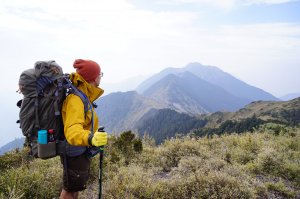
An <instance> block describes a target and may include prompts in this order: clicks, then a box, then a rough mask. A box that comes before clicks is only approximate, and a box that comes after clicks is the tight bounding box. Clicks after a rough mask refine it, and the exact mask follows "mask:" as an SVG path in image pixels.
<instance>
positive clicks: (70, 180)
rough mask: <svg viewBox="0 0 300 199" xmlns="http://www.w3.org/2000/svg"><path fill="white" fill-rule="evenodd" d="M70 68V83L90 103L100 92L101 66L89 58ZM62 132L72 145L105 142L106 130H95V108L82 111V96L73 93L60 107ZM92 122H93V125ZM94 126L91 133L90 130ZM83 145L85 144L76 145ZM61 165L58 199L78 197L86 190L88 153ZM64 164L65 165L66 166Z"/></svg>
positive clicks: (102, 143) (92, 144)
mask: <svg viewBox="0 0 300 199" xmlns="http://www.w3.org/2000/svg"><path fill="white" fill-rule="evenodd" d="M73 67H74V68H75V69H76V73H72V74H71V75H70V79H71V81H72V83H73V84H74V85H75V86H76V87H77V88H78V89H79V90H80V91H82V92H83V93H84V94H85V95H86V97H87V98H88V100H89V102H90V104H92V103H93V102H94V101H95V100H96V99H97V98H99V97H100V96H101V95H102V94H103V92H104V91H103V90H102V89H101V88H99V84H100V80H101V77H102V76H103V73H102V72H101V68H100V66H99V65H98V64H97V63H96V62H94V61H91V60H82V59H77V60H75V62H74V64H73ZM62 117H63V122H64V134H65V137H66V140H67V142H68V144H70V145H71V146H96V147H99V146H103V145H106V144H107V133H105V132H101V133H100V132H97V131H96V130H97V129H98V117H97V114H96V112H95V111H94V108H92V107H91V109H90V110H89V111H88V112H86V113H85V111H84V103H83V101H82V99H81V98H80V97H79V96H77V95H74V94H70V95H68V96H67V98H66V100H65V101H64V104H63V107H62ZM92 121H93V125H92ZM91 129H94V132H91ZM79 148H84V149H85V147H79ZM62 163H63V164H64V174H63V189H62V192H61V195H60V198H61V199H69V198H70V199H74V198H78V193H79V191H82V190H84V189H86V183H87V180H88V178H89V171H90V158H89V157H88V155H87V152H84V153H82V154H80V155H77V156H75V157H73V156H72V157H70V156H68V155H66V156H64V157H62ZM65 167H67V168H65Z"/></svg>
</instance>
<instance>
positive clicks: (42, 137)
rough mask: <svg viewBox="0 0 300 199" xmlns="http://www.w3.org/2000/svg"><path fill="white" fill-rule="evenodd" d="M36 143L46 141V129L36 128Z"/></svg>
mask: <svg viewBox="0 0 300 199" xmlns="http://www.w3.org/2000/svg"><path fill="white" fill-rule="evenodd" d="M38 143H39V144H47V143H48V135H47V130H44V129H43V130H38Z"/></svg>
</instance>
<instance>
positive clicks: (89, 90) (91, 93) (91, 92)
mask: <svg viewBox="0 0 300 199" xmlns="http://www.w3.org/2000/svg"><path fill="white" fill-rule="evenodd" d="M70 80H71V81H72V83H73V84H74V86H76V87H77V88H79V89H80V90H81V91H82V92H84V93H85V94H86V95H87V97H88V98H89V100H90V101H91V102H94V101H95V100H96V99H98V98H99V97H100V96H101V95H102V94H103V93H104V90H103V89H102V88H100V87H95V86H93V85H91V84H89V83H88V82H87V81H85V79H84V78H83V77H82V76H81V75H79V74H78V73H71V74H70Z"/></svg>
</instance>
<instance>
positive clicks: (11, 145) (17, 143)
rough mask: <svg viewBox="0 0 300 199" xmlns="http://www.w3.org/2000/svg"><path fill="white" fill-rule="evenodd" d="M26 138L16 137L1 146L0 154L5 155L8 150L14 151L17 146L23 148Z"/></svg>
mask: <svg viewBox="0 0 300 199" xmlns="http://www.w3.org/2000/svg"><path fill="white" fill-rule="evenodd" d="M24 142H25V139H24V138H16V139H15V140H13V141H11V142H9V143H7V144H5V145H4V146H2V147H1V148H0V155H3V154H4V153H6V152H8V151H12V150H14V149H17V148H20V149H21V148H23V145H24Z"/></svg>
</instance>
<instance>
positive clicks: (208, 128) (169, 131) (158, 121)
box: [137, 98, 300, 144]
mask: <svg viewBox="0 0 300 199" xmlns="http://www.w3.org/2000/svg"><path fill="white" fill-rule="evenodd" d="M266 123H275V124H280V125H286V126H292V127H294V126H297V125H299V124H300V98H297V99H294V100H290V101H287V102H272V101H257V102H253V103H251V104H248V105H247V106H245V107H244V108H243V109H240V110H239V111H236V112H215V113H212V114H205V115H201V116H197V117H196V116H191V115H187V114H184V113H178V112H176V111H174V110H170V109H162V110H151V111H149V112H148V113H147V114H145V115H144V116H143V117H142V118H141V120H140V122H139V124H138V125H137V130H138V133H139V134H140V135H141V136H142V135H144V134H147V135H149V136H150V137H153V138H154V139H155V140H156V143H157V144H160V143H162V142H163V141H164V140H165V139H167V138H171V137H174V136H175V135H176V134H188V133H191V132H193V133H194V134H196V135H199V136H204V135H208V134H223V133H233V132H235V133H242V132H249V131H253V130H254V128H258V127H259V126H260V125H263V124H266Z"/></svg>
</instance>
